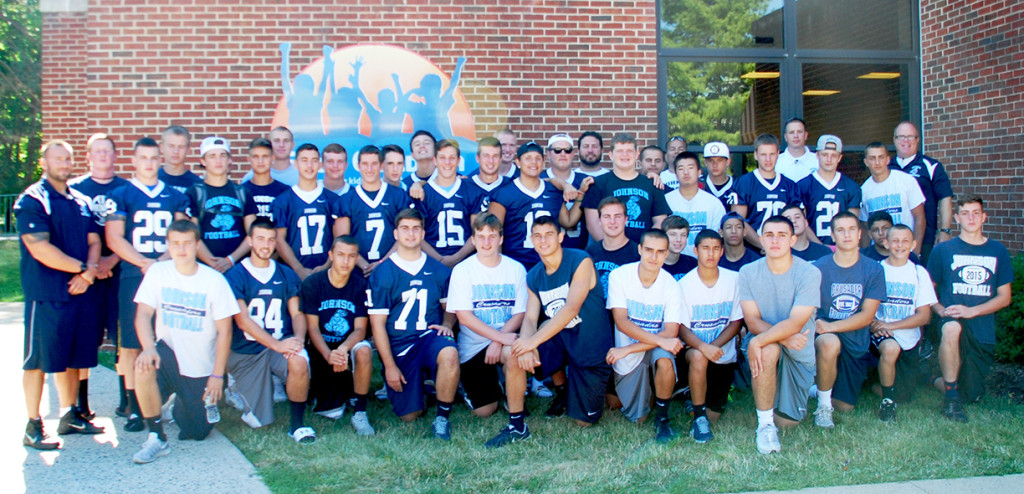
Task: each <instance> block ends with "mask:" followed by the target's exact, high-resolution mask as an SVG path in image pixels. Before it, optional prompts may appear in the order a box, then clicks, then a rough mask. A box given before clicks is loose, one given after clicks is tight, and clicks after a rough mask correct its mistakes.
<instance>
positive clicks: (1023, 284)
mask: <svg viewBox="0 0 1024 494" xmlns="http://www.w3.org/2000/svg"><path fill="white" fill-rule="evenodd" d="M995 357H996V360H998V361H1000V362H1014V363H1018V364H1024V253H1020V254H1017V255H1016V256H1014V257H1013V299H1012V300H1011V301H1010V306H1009V307H1006V308H1005V309H1003V310H1001V311H999V312H998V313H996V350H995Z"/></svg>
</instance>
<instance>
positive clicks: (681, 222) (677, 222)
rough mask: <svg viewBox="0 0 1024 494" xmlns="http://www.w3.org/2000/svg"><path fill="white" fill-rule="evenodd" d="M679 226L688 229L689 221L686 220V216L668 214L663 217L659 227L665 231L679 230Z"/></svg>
mask: <svg viewBox="0 0 1024 494" xmlns="http://www.w3.org/2000/svg"><path fill="white" fill-rule="evenodd" d="M681 228H685V229H687V230H689V229H690V222H689V221H686V218H683V217H682V216H679V215H677V214H670V215H668V217H667V218H665V220H664V221H662V222H661V229H662V230H664V231H666V232H667V231H669V230H679V229H681Z"/></svg>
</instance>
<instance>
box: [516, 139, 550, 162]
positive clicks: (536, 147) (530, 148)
mask: <svg viewBox="0 0 1024 494" xmlns="http://www.w3.org/2000/svg"><path fill="white" fill-rule="evenodd" d="M526 153H540V154H541V155H542V156H543V155H544V148H542V147H540V144H537V143H536V142H533V141H530V142H528V143H526V144H523V145H522V146H519V151H516V158H522V157H523V155H524V154H526Z"/></svg>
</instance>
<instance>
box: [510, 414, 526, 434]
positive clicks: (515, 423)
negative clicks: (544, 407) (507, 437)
mask: <svg viewBox="0 0 1024 494" xmlns="http://www.w3.org/2000/svg"><path fill="white" fill-rule="evenodd" d="M525 415H526V414H525V413H523V412H516V413H511V412H509V414H508V423H509V425H511V426H512V430H514V431H516V432H523V431H524V430H526V423H525V422H523V420H524V417H525Z"/></svg>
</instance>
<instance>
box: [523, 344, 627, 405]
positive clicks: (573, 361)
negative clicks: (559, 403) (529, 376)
mask: <svg viewBox="0 0 1024 494" xmlns="http://www.w3.org/2000/svg"><path fill="white" fill-rule="evenodd" d="M578 336H579V335H577V334H576V332H575V331H573V332H566V331H564V330H563V331H561V332H560V333H558V334H557V335H555V336H554V337H553V338H551V339H550V340H548V341H545V342H544V343H542V344H541V345H540V347H538V348H537V352H538V353H539V354H540V369H539V371H538V372H537V373H536V376H534V377H536V378H537V379H545V378H547V377H549V376H551V375H552V374H554V373H556V372H558V371H560V370H562V369H563V368H566V371H567V372H566V377H567V378H568V383H567V387H568V390H567V393H568V404H569V407H568V408H569V416H570V417H572V418H574V419H576V420H579V421H582V422H587V423H591V424H593V423H596V422H597V421H598V420H599V419H600V418H601V414H602V413H603V412H604V395H605V391H606V390H607V389H608V387H609V383H608V381H609V379H610V378H611V375H612V366H610V365H608V363H607V362H605V361H604V356H605V355H607V353H608V348H604V350H603V353H602V354H601V355H602V357H601V359H600V360H598V359H596V358H595V355H596V353H597V351H598V350H600V347H603V346H604V345H602V344H595V340H601V338H589V339H588V338H585V337H578ZM580 349H582V350H583V351H577V350H580Z"/></svg>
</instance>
